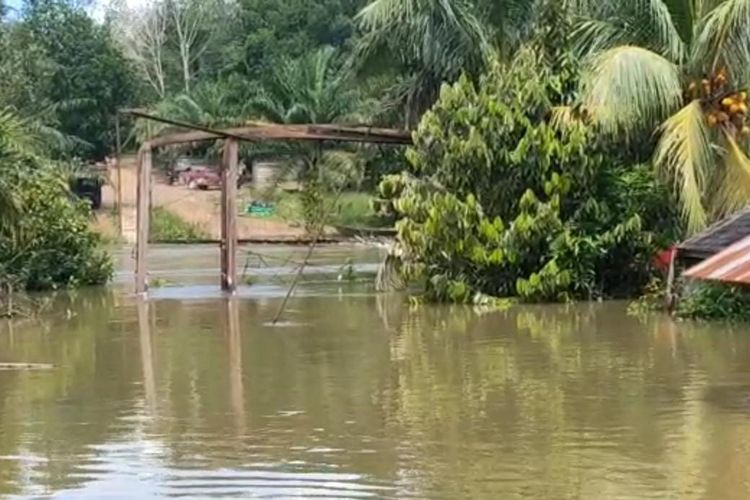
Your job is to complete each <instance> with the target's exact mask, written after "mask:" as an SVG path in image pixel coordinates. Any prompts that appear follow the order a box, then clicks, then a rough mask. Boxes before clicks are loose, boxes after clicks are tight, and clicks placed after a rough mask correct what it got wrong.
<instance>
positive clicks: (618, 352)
mask: <svg viewBox="0 0 750 500" xmlns="http://www.w3.org/2000/svg"><path fill="white" fill-rule="evenodd" d="M258 251H262V252H267V256H268V255H271V254H273V257H274V258H276V257H279V258H280V259H281V260H280V261H279V262H280V263H284V259H288V258H289V255H290V252H291V251H290V249H273V250H270V249H268V248H266V249H258ZM303 253H304V249H298V250H296V251H295V252H294V256H296V257H295V258H300V259H301V257H300V256H301V255H302V254H303ZM377 254H378V252H377V251H373V250H364V249H345V248H341V247H333V248H324V249H321V250H320V251H319V252H317V255H318V257H316V261H315V265H314V267H313V269H311V270H310V273H306V274H305V275H304V278H303V281H302V283H301V286H300V289H299V294H298V295H297V296H296V297H295V298H293V299H292V300H290V302H289V306H288V309H287V310H286V312H285V314H284V315H283V317H282V321H281V322H280V323H279V325H277V326H273V325H272V324H271V320H272V319H273V317H274V315H275V314H276V312H277V310H278V307H279V304H280V302H281V300H282V298H283V295H284V291H285V280H286V281H288V276H289V275H291V274H293V268H292V269H291V270H290V269H286V272H282V271H283V270H284V269H285V268H287V267H289V265H290V264H289V263H285V265H283V266H282V265H277V266H274V265H273V264H270V263H269V265H268V266H266V265H260V264H251V265H250V274H252V275H253V276H254V280H255V281H254V282H253V284H252V285H251V286H249V287H246V288H243V289H242V290H241V293H240V294H239V296H238V297H236V298H234V299H226V298H222V297H221V296H220V294H218V293H217V292H216V291H215V289H214V288H213V287H211V286H210V285H211V283H212V282H213V281H215V279H214V276H213V275H215V273H216V271H215V270H216V267H212V266H215V263H216V259H217V257H216V255H215V252H214V251H213V250H211V249H209V250H207V249H205V248H196V247H182V248H172V247H163V248H157V249H156V250H155V252H154V253H153V254H152V270H154V271H155V275H159V274H160V273H161V275H162V276H165V277H167V279H171V280H173V281H174V283H173V285H184V284H190V285H192V286H172V287H169V288H162V289H158V290H154V291H153V294H152V298H151V299H149V300H148V301H142V300H137V299H135V298H134V297H132V296H131V295H129V294H128V287H129V286H130V283H131V279H130V276H129V275H128V274H127V273H123V274H120V275H118V283H116V284H115V285H114V286H111V287H110V288H108V289H98V290H85V291H83V290H82V291H79V292H77V293H75V294H69V295H59V296H57V297H54V298H51V299H49V300H50V305H49V311H48V312H47V314H46V315H45V316H44V318H43V319H40V320H37V321H26V322H15V323H13V324H12V325H8V324H7V323H0V362H20V361H23V362H39V363H53V364H54V365H55V368H54V369H52V370H48V371H25V372H14V371H5V372H3V371H0V497H4V498H5V497H8V498H14V497H34V498H39V497H59V498H96V499H98V498H129V499H130V498H132V499H136V498H137V499H141V498H154V497H185V498H207V497H275V498H276V497H277V498H294V497H299V498H311V497H319V498H406V497H414V498H446V499H457V498H470V499H475V498H493V499H495V498H501V499H506V498H511V499H512V498H524V499H526V498H532V499H536V498H539V499H573V498H585V499H616V498H617V499H619V498H639V499H640V498H659V499H663V498H679V499H704V498H705V499H747V498H750V329H749V328H747V327H741V326H735V327H729V326H726V325H701V324H692V323H672V322H671V321H669V320H668V319H666V318H664V317H660V316H654V317H650V318H646V319H639V318H635V317H631V316H628V315H627V314H626V311H625V305H624V304H621V303H611V304H581V305H575V306H535V307H516V308H513V309H510V310H508V311H494V312H488V311H481V310H475V309H473V308H465V307H434V306H419V307H417V306H413V305H410V304H409V303H408V301H404V298H403V297H401V296H398V295H377V294H375V293H373V292H372V290H371V287H370V285H368V283H367V280H363V281H360V282H355V283H350V282H347V281H338V280H337V277H338V266H340V263H341V261H342V259H345V258H346V257H351V258H352V261H353V263H354V264H355V268H356V270H357V271H358V272H359V273H360V274H362V273H368V272H370V271H371V270H372V266H371V265H370V264H371V263H372V262H375V261H376V260H377ZM121 257H122V259H123V268H126V267H127V265H129V263H128V256H127V254H123V255H122V256H121ZM271 260H272V259H271ZM368 262H369V263H370V264H368ZM181 264H182V265H184V266H186V267H187V269H186V270H183V271H182V274H181V272H180V271H179V269H180V265H181Z"/></svg>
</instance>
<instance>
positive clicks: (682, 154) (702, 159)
mask: <svg viewBox="0 0 750 500" xmlns="http://www.w3.org/2000/svg"><path fill="white" fill-rule="evenodd" d="M713 159H714V155H713V154H712V148H711V137H710V131H709V128H708V126H707V124H706V120H705V117H704V115H703V110H702V108H701V104H700V101H697V100H696V101H693V102H691V103H690V104H688V105H687V106H685V107H684V108H682V109H681V110H680V111H679V112H677V113H675V114H674V115H672V116H671V117H669V118H668V119H667V120H666V121H665V122H664V124H663V125H662V127H661V138H660V140H659V143H658V145H657V147H656V152H655V155H654V165H655V166H656V168H657V170H659V171H660V172H661V173H663V174H666V176H668V177H669V178H671V179H673V181H674V183H675V186H676V190H677V193H678V196H679V198H680V203H681V205H682V212H683V214H684V216H685V219H686V221H687V223H688V229H689V231H691V232H695V231H698V230H700V229H702V228H704V227H705V226H706V223H707V221H708V215H707V213H706V207H705V204H704V197H703V193H704V192H705V188H706V185H707V180H706V179H707V176H708V175H709V170H710V168H711V167H712V163H713Z"/></svg>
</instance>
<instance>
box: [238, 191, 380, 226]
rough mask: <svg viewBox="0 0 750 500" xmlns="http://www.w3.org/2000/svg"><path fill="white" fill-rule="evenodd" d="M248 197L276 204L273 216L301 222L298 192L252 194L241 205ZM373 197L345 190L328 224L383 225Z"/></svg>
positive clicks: (328, 200)
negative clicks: (374, 205)
mask: <svg viewBox="0 0 750 500" xmlns="http://www.w3.org/2000/svg"><path fill="white" fill-rule="evenodd" d="M333 198H334V195H329V196H327V198H326V202H327V203H329V204H330V203H331V202H332V201H333ZM250 199H259V200H260V199H262V200H265V201H270V202H272V203H274V204H275V205H276V213H275V214H274V216H273V217H274V218H276V219H277V220H282V221H284V222H287V223H298V224H301V223H302V222H303V219H304V217H303V210H302V198H301V194H300V193H299V192H291V193H290V192H286V191H282V190H277V191H276V192H275V193H273V194H271V195H268V194H266V195H265V196H257V195H256V196H253V195H252V194H251V195H250V197H248V198H246V199H245V200H244V201H243V204H242V207H243V208H244V206H245V205H246V204H247V203H249V200H250ZM372 200H373V197H372V195H370V194H369V193H359V192H353V191H350V192H345V193H342V194H341V196H340V197H339V198H338V201H337V202H336V207H335V209H334V210H333V213H332V214H331V217H330V220H329V221H328V224H333V225H342V226H358V227H384V226H386V225H387V224H385V223H384V221H383V220H382V219H381V218H380V217H379V216H378V215H377V214H376V213H375V211H374V210H373V206H372Z"/></svg>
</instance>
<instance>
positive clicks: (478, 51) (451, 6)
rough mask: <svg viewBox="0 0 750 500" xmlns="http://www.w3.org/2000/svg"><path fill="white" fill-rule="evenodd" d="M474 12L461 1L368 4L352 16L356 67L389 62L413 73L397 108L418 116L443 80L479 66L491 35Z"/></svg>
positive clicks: (397, 0) (386, 0)
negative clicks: (356, 36)
mask: <svg viewBox="0 0 750 500" xmlns="http://www.w3.org/2000/svg"><path fill="white" fill-rule="evenodd" d="M521 1H522V0H518V2H521ZM479 13H480V12H479V10H478V8H477V5H476V3H475V2H470V1H467V0H374V1H373V2H371V3H369V4H368V5H367V6H366V7H365V8H364V9H362V10H361V11H360V13H359V14H358V16H357V21H358V22H359V25H360V28H361V29H362V31H363V36H362V37H361V38H360V41H359V43H358V46H357V57H356V59H357V61H358V69H359V70H360V71H362V69H365V70H366V69H367V68H372V67H373V66H375V65H379V64H380V65H383V64H385V65H387V66H388V67H393V66H394V63H395V64H400V65H401V66H402V67H403V68H404V69H405V70H406V72H407V73H411V74H413V75H416V76H417V77H415V78H410V79H408V81H410V82H412V83H413V84H414V86H415V87H413V88H411V89H409V90H408V91H407V92H405V93H404V94H403V95H404V101H402V102H401V103H400V105H401V106H407V107H409V108H410V109H409V110H407V115H418V114H421V112H422V111H424V109H425V107H426V106H429V105H431V104H432V102H433V101H434V98H435V97H437V93H438V90H439V88H440V85H441V84H442V83H443V82H446V81H448V82H450V81H453V80H455V79H456V78H458V76H459V75H460V74H461V73H462V72H467V73H469V74H476V73H478V71H479V70H480V69H482V68H483V67H484V63H485V60H486V58H487V57H488V56H489V55H490V54H491V53H492V49H493V48H492V44H491V43H490V41H489V40H490V39H491V38H492V34H491V30H490V29H489V27H488V26H487V25H486V24H485V23H484V22H482V21H481V20H480V18H479V15H478V14H479Z"/></svg>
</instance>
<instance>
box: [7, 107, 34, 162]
mask: <svg viewBox="0 0 750 500" xmlns="http://www.w3.org/2000/svg"><path fill="white" fill-rule="evenodd" d="M40 147H42V141H41V140H40V138H39V136H38V135H36V134H34V133H31V132H30V131H29V129H28V121H27V120H24V119H23V118H20V117H19V116H18V115H16V114H15V113H14V112H13V110H12V109H10V108H7V107H6V108H2V109H0V154H3V155H8V154H12V155H35V154H37V152H38V151H39V148H40Z"/></svg>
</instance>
